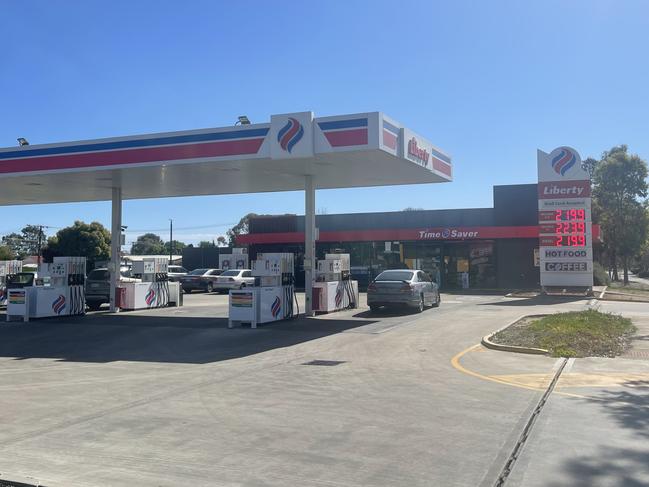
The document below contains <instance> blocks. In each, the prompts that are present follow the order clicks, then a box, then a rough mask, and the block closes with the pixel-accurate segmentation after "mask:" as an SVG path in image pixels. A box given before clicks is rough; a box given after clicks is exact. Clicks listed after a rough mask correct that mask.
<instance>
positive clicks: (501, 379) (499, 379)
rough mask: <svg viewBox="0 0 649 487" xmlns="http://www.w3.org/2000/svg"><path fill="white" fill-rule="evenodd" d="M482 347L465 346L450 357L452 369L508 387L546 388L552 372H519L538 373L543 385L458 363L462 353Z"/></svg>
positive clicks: (585, 397)
mask: <svg viewBox="0 0 649 487" xmlns="http://www.w3.org/2000/svg"><path fill="white" fill-rule="evenodd" d="M482 348H483V347H482V345H480V344H476V345H473V346H472V347H469V348H467V349H466V350H462V351H461V352H460V353H458V354H457V355H455V356H454V357H453V358H452V359H451V365H452V366H453V368H454V369H456V370H459V371H460V372H462V373H463V374H467V375H470V376H472V377H476V378H478V379H481V380H486V381H489V382H495V383H496V384H503V385H506V386H510V387H518V388H519V389H528V390H530V391H543V390H545V389H546V388H547V386H548V384H549V383H550V380H551V378H552V375H553V373H552V372H550V373H549V374H519V375H518V377H520V376H522V375H527V376H530V375H535V376H536V375H539V376H543V377H544V378H545V382H543V385H541V383H539V381H538V378H535V379H537V380H536V381H535V382H534V383H533V384H526V383H521V382H516V381H512V380H511V379H510V377H511V376H506V375H500V376H498V375H495V376H493V375H484V374H481V373H479V372H475V371H473V370H469V369H467V368H466V367H464V366H463V365H462V364H461V363H460V359H461V358H462V357H463V356H464V355H466V354H467V353H469V352H474V351H477V350H479V349H482ZM481 351H484V350H481ZM555 393H556V394H560V395H562V396H568V397H577V398H580V399H587V396H582V395H579V394H572V393H570V392H560V391H556V390H555Z"/></svg>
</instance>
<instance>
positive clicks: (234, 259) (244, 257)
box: [219, 248, 248, 271]
mask: <svg viewBox="0 0 649 487" xmlns="http://www.w3.org/2000/svg"><path fill="white" fill-rule="evenodd" d="M245 250H246V249H244V248H234V249H232V253H231V254H219V269H222V270H224V271H228V270H230V269H247V268H248V254H246V253H245V252H244V251H245Z"/></svg>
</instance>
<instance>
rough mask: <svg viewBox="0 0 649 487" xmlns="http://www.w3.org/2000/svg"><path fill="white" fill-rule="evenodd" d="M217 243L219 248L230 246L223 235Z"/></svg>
mask: <svg viewBox="0 0 649 487" xmlns="http://www.w3.org/2000/svg"><path fill="white" fill-rule="evenodd" d="M216 243H217V244H218V246H219V247H225V246H227V245H228V242H227V240H225V237H224V236H223V235H219V237H218V238H217V239H216Z"/></svg>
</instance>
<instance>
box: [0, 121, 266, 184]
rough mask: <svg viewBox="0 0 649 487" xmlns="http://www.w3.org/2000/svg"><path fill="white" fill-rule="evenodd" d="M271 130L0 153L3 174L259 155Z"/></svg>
mask: <svg viewBox="0 0 649 487" xmlns="http://www.w3.org/2000/svg"><path fill="white" fill-rule="evenodd" d="M268 131H269V128H267V127H264V128H256V129H248V130H231V131H225V132H209V133H199V134H182V135H170V136H164V137H155V138H144V139H126V140H116V141H98V142H90V143H85V144H70V145H60V146H55V147H42V148H39V147H34V148H23V149H19V150H10V151H4V152H0V174H2V173H13V172H32V171H44V170H45V171H49V170H56V169H74V168H91V167H100V166H113V165H121V164H138V163H148V162H156V161H175V160H183V159H197V158H205V157H222V156H236V155H250V154H257V153H258V152H259V149H260V147H261V145H262V144H263V142H264V139H265V137H266V135H267V134H268Z"/></svg>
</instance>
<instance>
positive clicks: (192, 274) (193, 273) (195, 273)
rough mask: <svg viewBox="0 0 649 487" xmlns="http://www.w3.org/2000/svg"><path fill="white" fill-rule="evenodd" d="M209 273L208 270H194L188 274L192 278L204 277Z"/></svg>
mask: <svg viewBox="0 0 649 487" xmlns="http://www.w3.org/2000/svg"><path fill="white" fill-rule="evenodd" d="M207 271H208V269H194V270H193V271H191V272H188V273H187V274H188V275H190V276H202V275H203V274H205V273H206V272H207Z"/></svg>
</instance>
